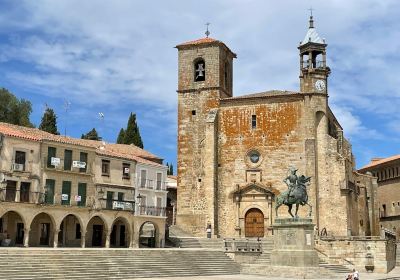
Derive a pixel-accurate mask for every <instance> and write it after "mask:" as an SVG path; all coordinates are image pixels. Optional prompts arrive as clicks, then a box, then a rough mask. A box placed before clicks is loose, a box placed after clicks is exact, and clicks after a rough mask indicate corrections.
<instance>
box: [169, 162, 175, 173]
mask: <svg viewBox="0 0 400 280" xmlns="http://www.w3.org/2000/svg"><path fill="white" fill-rule="evenodd" d="M168 173H169V174H168V175H174V166H173V165H172V163H171V164H170V166H169V172H168Z"/></svg>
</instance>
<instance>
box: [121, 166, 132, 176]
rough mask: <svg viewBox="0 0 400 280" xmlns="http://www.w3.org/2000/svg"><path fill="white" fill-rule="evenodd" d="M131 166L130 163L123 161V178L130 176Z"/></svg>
mask: <svg viewBox="0 0 400 280" xmlns="http://www.w3.org/2000/svg"><path fill="white" fill-rule="evenodd" d="M130 167H131V165H130V164H129V163H122V178H123V179H129V178H130V176H129V174H130Z"/></svg>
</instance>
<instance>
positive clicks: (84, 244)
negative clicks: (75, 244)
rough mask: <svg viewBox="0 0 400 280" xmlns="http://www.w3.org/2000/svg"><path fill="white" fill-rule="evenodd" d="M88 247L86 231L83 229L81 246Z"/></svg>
mask: <svg viewBox="0 0 400 280" xmlns="http://www.w3.org/2000/svg"><path fill="white" fill-rule="evenodd" d="M85 247H86V231H84V230H81V248H85Z"/></svg>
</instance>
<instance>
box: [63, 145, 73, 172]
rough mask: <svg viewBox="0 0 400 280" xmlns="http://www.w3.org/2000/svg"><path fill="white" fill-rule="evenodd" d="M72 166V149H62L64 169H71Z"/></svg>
mask: <svg viewBox="0 0 400 280" xmlns="http://www.w3.org/2000/svg"><path fill="white" fill-rule="evenodd" d="M71 167H72V151H71V150H65V151H64V170H71Z"/></svg>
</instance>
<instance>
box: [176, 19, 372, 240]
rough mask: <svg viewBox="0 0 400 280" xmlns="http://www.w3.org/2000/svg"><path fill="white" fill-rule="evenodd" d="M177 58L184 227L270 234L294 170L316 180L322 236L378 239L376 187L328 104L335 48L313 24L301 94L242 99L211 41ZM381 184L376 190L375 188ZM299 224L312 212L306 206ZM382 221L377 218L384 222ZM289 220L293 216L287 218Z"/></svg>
mask: <svg viewBox="0 0 400 280" xmlns="http://www.w3.org/2000/svg"><path fill="white" fill-rule="evenodd" d="M176 48H177V49H178V56H179V57H178V61H179V70H178V90H177V92H178V190H177V204H178V206H177V207H178V208H177V216H176V223H177V225H178V226H179V227H180V228H181V229H183V230H185V231H187V232H189V233H191V234H193V235H195V236H205V234H206V230H207V228H211V231H212V234H213V235H214V236H215V237H263V236H266V235H271V234H273V233H272V228H271V225H272V223H273V221H274V219H275V217H276V215H275V209H274V208H275V198H276V196H277V195H278V194H280V193H282V192H283V191H285V190H287V186H286V184H285V183H284V182H283V179H284V178H286V177H287V175H288V169H289V167H296V168H297V169H298V171H297V174H299V175H302V174H304V175H306V176H311V183H310V185H309V186H308V194H309V202H310V204H311V205H312V207H313V212H312V219H313V222H314V223H315V225H316V231H317V232H318V233H320V232H321V231H322V232H323V233H324V234H325V233H327V234H328V235H336V236H338V235H340V236H348V235H376V234H378V233H377V232H378V231H379V229H378V218H377V217H378V216H377V215H378V213H377V211H375V210H374V209H375V208H376V209H377V205H375V204H376V203H375V202H374V199H373V197H374V194H375V192H376V184H374V181H373V178H372V177H371V176H364V175H360V174H358V173H356V172H355V171H354V157H353V154H352V151H351V146H350V144H349V142H348V141H347V140H346V139H345V138H344V137H343V129H342V127H341V125H340V124H339V122H338V121H337V119H336V118H335V116H334V114H333V113H332V111H331V109H330V108H329V105H328V90H329V88H328V76H329V74H330V68H329V67H328V66H327V64H326V48H327V44H326V43H325V41H324V40H322V39H321V38H320V37H319V36H318V34H317V32H316V30H315V28H314V26H313V19H312V17H311V18H310V27H309V29H308V32H307V35H306V36H305V39H304V40H303V41H302V42H301V43H300V45H299V46H298V50H299V53H300V56H299V64H300V67H299V70H300V90H299V91H298V92H294V91H282V90H270V91H266V92H261V93H255V94H249V95H242V96H237V97H234V96H233V94H232V92H233V60H234V58H236V54H235V53H234V52H232V51H231V50H230V49H229V47H228V46H226V45H225V44H224V43H223V42H221V41H218V40H215V39H212V38H208V37H207V38H203V39H199V40H195V41H190V42H187V43H183V44H180V45H178V46H177V47H176ZM375 183H376V182H375ZM300 208H301V209H300V211H299V213H300V215H301V216H305V215H306V213H307V211H308V209H307V208H306V207H300ZM375 212H376V213H375ZM278 214H279V215H280V216H283V215H288V214H287V207H286V206H282V207H281V208H280V209H279V212H278Z"/></svg>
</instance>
